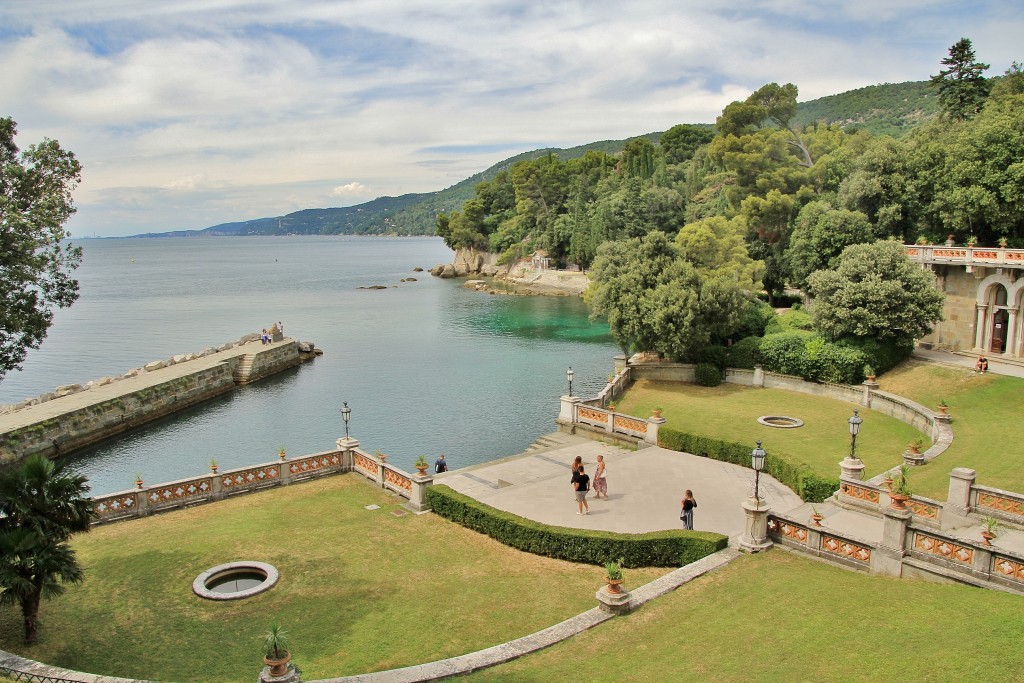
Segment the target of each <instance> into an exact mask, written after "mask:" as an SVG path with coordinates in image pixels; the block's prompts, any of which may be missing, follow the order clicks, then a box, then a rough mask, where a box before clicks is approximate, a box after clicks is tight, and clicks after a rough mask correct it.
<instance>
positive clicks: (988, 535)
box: [981, 531, 996, 546]
mask: <svg viewBox="0 0 1024 683" xmlns="http://www.w3.org/2000/svg"><path fill="white" fill-rule="evenodd" d="M995 537H996V535H995V534H993V533H992V532H990V531H982V532H981V538H982V539H983V540H984V541H985V545H987V546H991V545H992V539H993V538H995Z"/></svg>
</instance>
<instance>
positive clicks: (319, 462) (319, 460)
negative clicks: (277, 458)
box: [288, 453, 341, 474]
mask: <svg viewBox="0 0 1024 683" xmlns="http://www.w3.org/2000/svg"><path fill="white" fill-rule="evenodd" d="M325 467H341V456H340V455H339V454H337V453H331V454H329V455H318V456H316V457H314V458H305V459H303V460H293V461H292V462H291V463H290V464H289V465H288V471H289V472H291V473H292V474H302V473H303V472H312V471H314V470H320V469H324V468H325Z"/></svg>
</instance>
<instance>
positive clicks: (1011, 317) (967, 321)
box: [905, 245, 1024, 359]
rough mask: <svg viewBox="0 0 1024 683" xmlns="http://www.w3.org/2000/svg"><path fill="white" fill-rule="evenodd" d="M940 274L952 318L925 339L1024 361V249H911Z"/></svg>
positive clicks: (909, 250) (935, 345) (951, 348)
mask: <svg viewBox="0 0 1024 683" xmlns="http://www.w3.org/2000/svg"><path fill="white" fill-rule="evenodd" d="M905 250H906V253H907V256H908V257H909V258H910V260H912V261H914V262H916V263H920V264H921V267H922V268H928V269H930V270H931V271H933V272H934V273H935V276H936V280H935V285H936V287H938V288H939V289H940V290H942V291H943V292H944V293H945V294H946V305H945V316H946V319H945V320H944V321H942V322H940V323H938V324H936V326H935V329H934V330H933V331H932V333H931V334H930V335H928V336H927V337H925V338H924V339H922V340H921V341H922V342H923V343H926V344H931V346H932V347H933V348H937V349H947V350H949V351H971V352H974V353H979V354H980V353H984V354H987V355H989V356H993V357H1000V356H1001V357H1005V358H1017V359H1024V330H1022V327H1021V326H1022V323H1024V308H1022V305H1024V277H1022V276H1024V249H1002V248H991V247H984V248H978V247H957V246H927V245H925V246H916V245H915V246H911V245H907V246H906V247H905Z"/></svg>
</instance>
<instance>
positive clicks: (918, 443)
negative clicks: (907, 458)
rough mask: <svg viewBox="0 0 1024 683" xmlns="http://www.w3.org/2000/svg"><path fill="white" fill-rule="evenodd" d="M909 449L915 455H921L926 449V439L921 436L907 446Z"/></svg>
mask: <svg viewBox="0 0 1024 683" xmlns="http://www.w3.org/2000/svg"><path fill="white" fill-rule="evenodd" d="M907 448H908V449H909V450H910V452H911V454H913V455H921V449H922V448H924V437H923V436H919V437H917V438H916V439H914V440H913V441H911V442H910V443H908V444H907Z"/></svg>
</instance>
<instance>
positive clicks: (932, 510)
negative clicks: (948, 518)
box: [907, 499, 941, 520]
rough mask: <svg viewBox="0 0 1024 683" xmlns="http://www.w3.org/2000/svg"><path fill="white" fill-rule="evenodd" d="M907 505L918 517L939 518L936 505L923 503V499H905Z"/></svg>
mask: <svg viewBox="0 0 1024 683" xmlns="http://www.w3.org/2000/svg"><path fill="white" fill-rule="evenodd" d="M907 507H908V508H910V509H911V510H912V511H913V512H914V514H915V515H917V516H918V517H924V518H925V519H936V520H937V519H938V518H939V511H940V510H941V508H940V507H939V506H938V505H932V504H931V503H925V502H924V501H920V500H914V499H910V500H908V501H907Z"/></svg>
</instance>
